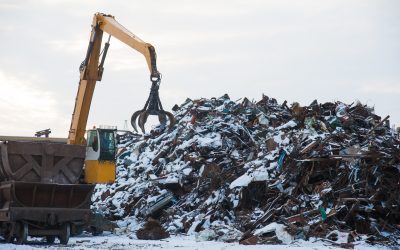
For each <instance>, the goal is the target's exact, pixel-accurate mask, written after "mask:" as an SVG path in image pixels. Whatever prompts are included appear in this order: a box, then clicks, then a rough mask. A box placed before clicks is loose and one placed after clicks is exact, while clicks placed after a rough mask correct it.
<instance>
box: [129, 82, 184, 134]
mask: <svg viewBox="0 0 400 250" xmlns="http://www.w3.org/2000/svg"><path fill="white" fill-rule="evenodd" d="M159 87H160V81H159V80H158V81H152V85H151V90H150V95H149V98H147V101H146V104H145V105H144V108H143V109H141V110H138V111H136V112H135V113H133V115H132V117H131V124H132V127H133V129H135V131H136V132H138V129H137V127H136V120H138V121H137V124H138V125H139V128H140V129H141V130H142V132H143V133H145V129H144V125H145V124H146V122H147V118H148V117H149V115H157V116H158V120H159V121H160V124H161V126H163V127H165V126H166V125H167V120H169V126H168V129H169V130H171V129H172V128H173V127H174V125H175V123H176V120H175V117H174V115H173V114H171V113H170V112H168V111H165V110H164V109H163V107H162V104H161V101H160V97H159V95H158V89H159Z"/></svg>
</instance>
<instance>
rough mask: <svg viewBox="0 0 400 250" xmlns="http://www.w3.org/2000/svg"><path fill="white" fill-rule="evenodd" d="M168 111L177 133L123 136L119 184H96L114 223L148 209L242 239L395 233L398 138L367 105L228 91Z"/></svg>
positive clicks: (171, 228) (98, 202)
mask: <svg viewBox="0 0 400 250" xmlns="http://www.w3.org/2000/svg"><path fill="white" fill-rule="evenodd" d="M173 110H174V111H175V117H176V120H177V125H176V126H175V127H174V129H173V130H172V131H170V132H163V129H162V128H159V127H158V128H155V129H154V130H152V132H151V133H150V134H147V135H145V136H133V135H132V136H127V137H125V138H123V139H122V140H121V142H120V148H121V150H122V151H121V152H122V153H121V154H120V157H119V160H118V168H117V171H118V173H117V181H116V183H114V184H112V185H102V186H98V187H97V192H96V194H95V196H94V197H93V200H94V202H95V207H96V208H97V209H99V210H102V212H103V213H104V214H105V215H106V216H108V217H109V218H110V219H112V220H120V221H124V223H120V226H125V227H126V228H128V229H129V228H131V229H133V228H134V225H133V224H134V221H136V219H134V218H137V220H139V222H145V221H146V220H147V218H148V217H152V218H157V219H159V221H160V222H161V225H162V226H163V227H164V228H165V229H166V230H167V231H168V232H169V233H172V234H180V233H186V234H195V235H196V236H197V237H200V238H202V239H207V240H223V241H240V242H241V243H242V244H257V243H258V244H262V243H269V242H274V243H276V242H283V243H290V242H291V241H293V240H296V239H309V238H310V237H318V238H323V239H324V240H326V241H330V242H332V243H334V244H341V245H342V246H350V247H351V242H353V241H355V240H360V239H363V240H367V241H369V242H376V241H379V242H386V243H387V242H392V243H393V242H395V241H396V240H398V235H399V231H400V209H399V205H400V192H399V190H400V141H399V137H398V134H397V133H396V131H395V130H394V129H391V128H390V126H389V125H388V117H386V118H385V119H381V117H379V116H377V115H375V114H374V110H373V108H370V107H368V106H366V105H363V104H361V103H358V102H356V103H353V104H350V105H346V104H344V103H341V102H335V103H331V102H327V103H318V102H317V101H314V102H312V103H311V104H310V105H309V106H306V107H301V106H300V105H299V104H298V103H294V104H292V105H290V107H289V105H287V102H286V101H285V102H284V103H283V104H279V103H278V102H277V101H276V100H275V99H273V98H269V97H267V96H263V97H262V99H261V100H260V101H258V102H253V101H250V100H248V99H246V98H245V99H244V100H239V101H236V102H234V101H231V100H230V99H229V96H228V95H224V96H222V97H220V98H211V99H204V98H203V99H199V100H189V99H188V100H187V101H186V102H185V103H184V104H182V105H181V106H177V105H176V106H175V107H174V109H173ZM130 223H131V225H130Z"/></svg>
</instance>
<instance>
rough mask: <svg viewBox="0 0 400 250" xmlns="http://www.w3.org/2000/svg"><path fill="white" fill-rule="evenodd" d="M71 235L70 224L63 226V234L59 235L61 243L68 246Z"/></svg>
mask: <svg viewBox="0 0 400 250" xmlns="http://www.w3.org/2000/svg"><path fill="white" fill-rule="evenodd" d="M70 235H71V226H70V225H69V223H65V224H63V225H62V226H61V233H60V235H59V238H60V243H61V244H63V245H67V244H68V241H69V236H70Z"/></svg>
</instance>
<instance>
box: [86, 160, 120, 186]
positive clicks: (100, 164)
mask: <svg viewBox="0 0 400 250" xmlns="http://www.w3.org/2000/svg"><path fill="white" fill-rule="evenodd" d="M114 181H115V161H99V160H85V183H113V182H114Z"/></svg>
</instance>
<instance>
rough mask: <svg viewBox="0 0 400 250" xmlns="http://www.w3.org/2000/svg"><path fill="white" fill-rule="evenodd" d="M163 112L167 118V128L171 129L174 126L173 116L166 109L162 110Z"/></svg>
mask: <svg viewBox="0 0 400 250" xmlns="http://www.w3.org/2000/svg"><path fill="white" fill-rule="evenodd" d="M164 112H165V114H166V115H167V117H168V120H169V126H168V130H169V131H171V130H172V128H173V127H174V126H175V123H176V120H175V116H174V115H173V114H171V113H170V112H168V111H164Z"/></svg>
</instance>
